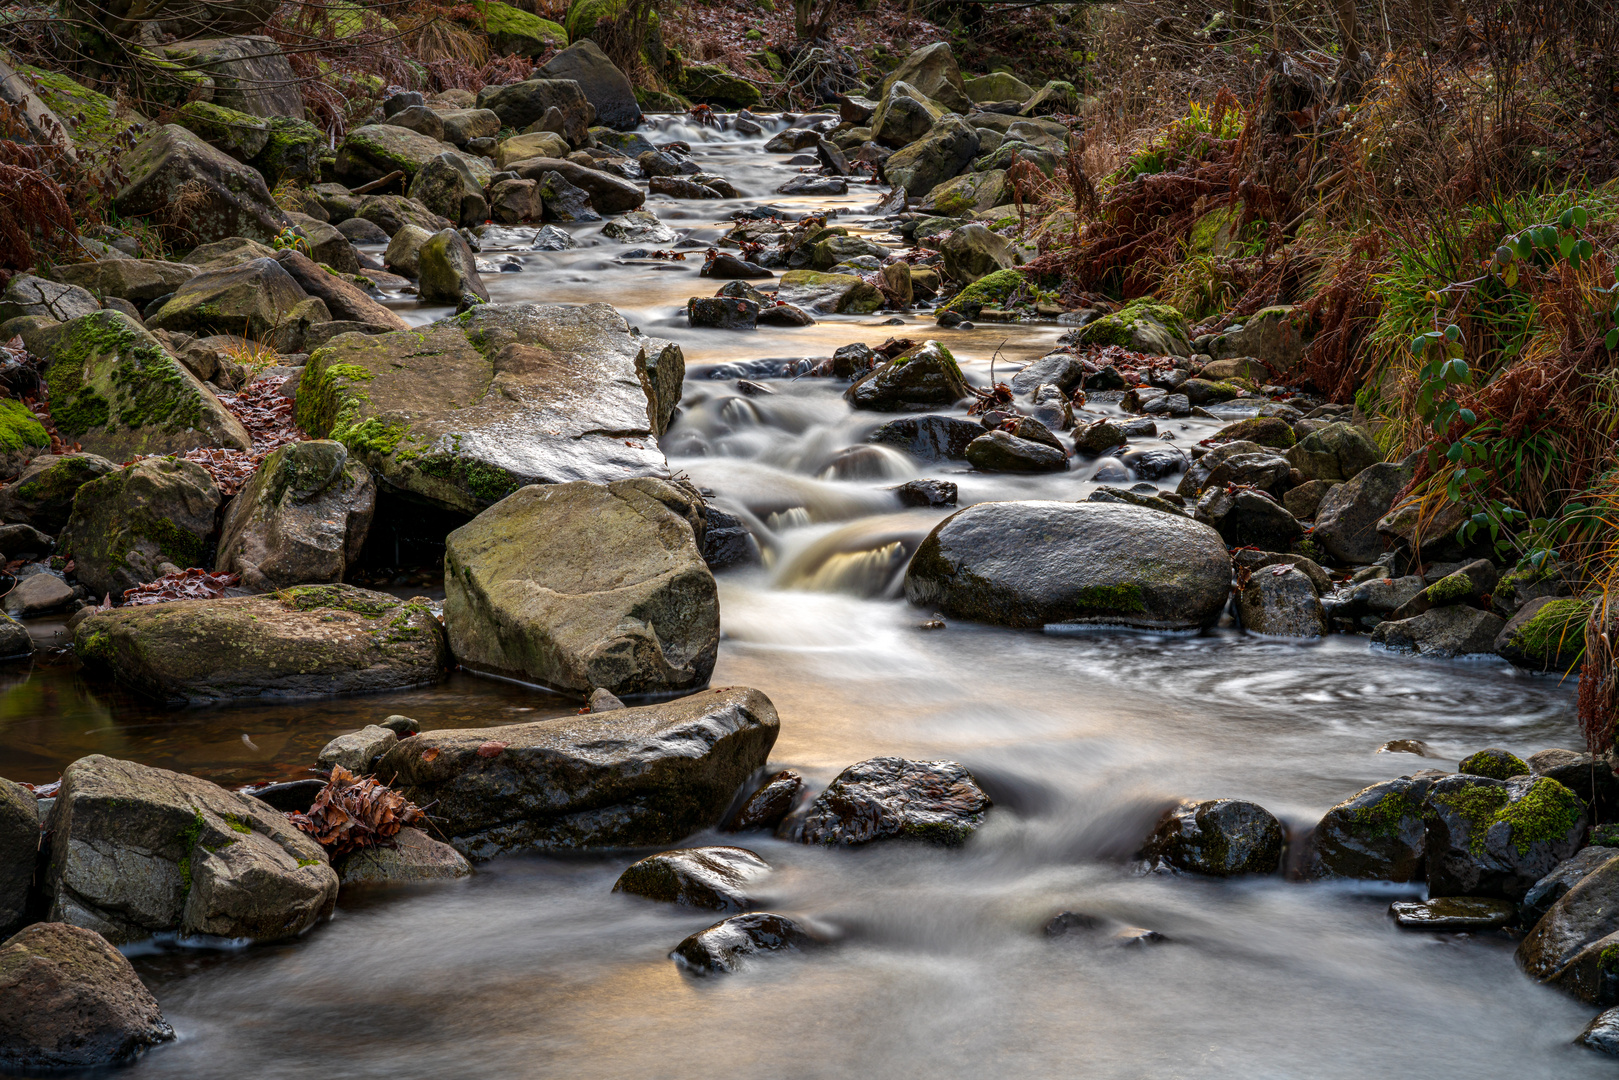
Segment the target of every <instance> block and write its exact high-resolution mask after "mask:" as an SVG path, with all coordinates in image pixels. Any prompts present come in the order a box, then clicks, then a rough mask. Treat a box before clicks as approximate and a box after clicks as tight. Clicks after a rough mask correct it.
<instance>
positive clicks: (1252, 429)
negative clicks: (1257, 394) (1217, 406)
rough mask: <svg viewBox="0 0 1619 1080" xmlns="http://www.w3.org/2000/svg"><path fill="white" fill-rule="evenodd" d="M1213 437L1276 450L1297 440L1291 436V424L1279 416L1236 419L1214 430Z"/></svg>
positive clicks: (1222, 440) (1284, 448) (1282, 448)
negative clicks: (1256, 444) (1241, 441)
mask: <svg viewBox="0 0 1619 1080" xmlns="http://www.w3.org/2000/svg"><path fill="white" fill-rule="evenodd" d="M1214 438H1216V439H1218V440H1219V441H1221V442H1237V441H1240V440H1245V441H1247V442H1252V443H1258V444H1259V445H1260V446H1270V447H1274V448H1275V449H1278V450H1286V449H1287V448H1288V447H1290V446H1292V445H1293V444H1294V443H1295V442H1296V441H1297V439H1295V438H1294V436H1293V426H1292V425H1291V424H1289V423H1288V422H1287V421H1286V420H1283V419H1282V418H1281V417H1279V416H1250V417H1249V418H1248V419H1246V420H1238V421H1237V422H1236V423H1235V424H1227V425H1226V426H1225V427H1223V428H1221V429H1220V430H1219V431H1216V432H1215V433H1214Z"/></svg>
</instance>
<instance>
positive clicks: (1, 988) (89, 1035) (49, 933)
mask: <svg viewBox="0 0 1619 1080" xmlns="http://www.w3.org/2000/svg"><path fill="white" fill-rule="evenodd" d="M173 1038H174V1028H172V1027H170V1026H169V1022H168V1021H167V1020H165V1019H164V1018H163V1012H162V1010H161V1009H159V1008H158V1004H157V999H156V998H154V997H153V996H152V994H151V991H149V990H147V989H146V987H145V986H143V985H141V980H140V977H139V976H138V975H136V974H135V969H134V968H133V967H131V966H130V963H129V961H128V960H126V959H125V958H124V957H123V955H122V954H121V953H119V952H118V950H117V949H114V948H113V947H112V946H111V945H109V944H107V942H106V940H105V939H104V938H102V937H101V935H99V934H96V933H94V932H92V931H90V930H84V929H80V928H79V927H77V926H68V925H65V924H63V923H59V922H45V923H35V924H34V925H32V926H30V927H28V928H27V929H26V930H24V931H23V932H22V933H20V934H17V935H16V936H15V937H13V938H11V939H10V940H8V941H6V942H5V943H4V944H3V945H0V1068H4V1069H6V1070H7V1071H10V1070H12V1069H16V1070H19V1071H27V1072H32V1071H33V1070H36V1069H88V1068H96V1067H98V1066H107V1065H118V1064H122V1063H123V1062H126V1061H128V1060H130V1059H131V1058H133V1057H135V1056H136V1055H137V1054H139V1053H140V1052H141V1051H142V1050H145V1049H146V1048H147V1047H149V1046H156V1045H157V1044H158V1043H164V1042H168V1041H169V1040H171V1039H173Z"/></svg>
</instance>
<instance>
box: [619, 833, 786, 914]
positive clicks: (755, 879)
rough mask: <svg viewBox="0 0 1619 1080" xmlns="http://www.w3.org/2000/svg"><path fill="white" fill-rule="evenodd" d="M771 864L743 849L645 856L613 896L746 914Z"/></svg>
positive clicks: (682, 850)
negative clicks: (643, 898)
mask: <svg viewBox="0 0 1619 1080" xmlns="http://www.w3.org/2000/svg"><path fill="white" fill-rule="evenodd" d="M769 874H770V864H769V863H767V862H765V861H764V860H763V859H761V858H759V856H758V855H755V854H754V853H753V852H751V851H748V850H747V849H746V848H739V847H719V846H716V847H700V848H679V849H676V850H674V851H665V852H661V853H660V854H657V855H649V856H647V857H646V858H644V859H642V860H641V861H640V862H637V863H634V864H633V865H631V866H630V867H629V869H627V870H625V871H624V873H622V874H620V875H619V878H618V880H617V881H616V882H614V883H613V891H614V892H622V893H629V894H631V895H633V896H644V897H646V898H647V899H648V900H658V901H661V902H663V903H667V904H679V905H681V906H682V907H695V908H708V909H710V910H712V911H746V910H748V909H749V908H751V907H757V906H758V904H759V901H758V900H757V899H756V898H755V894H756V892H757V889H758V886H759V883H760V882H761V881H763V880H764V879H765V878H766V877H767V876H769Z"/></svg>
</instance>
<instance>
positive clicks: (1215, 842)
mask: <svg viewBox="0 0 1619 1080" xmlns="http://www.w3.org/2000/svg"><path fill="white" fill-rule="evenodd" d="M1285 840H1286V837H1285V834H1284V833H1283V831H1282V823H1281V822H1279V821H1277V820H1276V817H1275V815H1273V814H1272V813H1271V812H1270V811H1269V810H1266V809H1265V808H1264V807H1263V806H1258V805H1256V804H1254V803H1251V802H1242V801H1240V800H1237V799H1211V800H1208V801H1205V802H1195V801H1193V800H1191V799H1184V800H1182V801H1181V802H1180V803H1179V805H1177V806H1174V807H1171V808H1170V809H1169V810H1167V811H1165V812H1164V816H1163V818H1162V819H1161V820H1160V821H1159V822H1158V827H1157V828H1156V829H1155V830H1153V834H1152V836H1150V837H1148V838H1147V842H1146V844H1145V846H1144V847H1143V848H1142V852H1141V854H1142V857H1143V858H1145V859H1146V860H1147V861H1148V862H1149V863H1152V864H1154V865H1156V866H1158V867H1162V868H1166V869H1173V870H1184V871H1187V872H1189V873H1193V874H1205V875H1208V876H1210V877H1237V876H1239V875H1242V874H1274V873H1276V871H1277V870H1278V869H1279V868H1280V867H1281V864H1282V847H1283V845H1284V843H1285Z"/></svg>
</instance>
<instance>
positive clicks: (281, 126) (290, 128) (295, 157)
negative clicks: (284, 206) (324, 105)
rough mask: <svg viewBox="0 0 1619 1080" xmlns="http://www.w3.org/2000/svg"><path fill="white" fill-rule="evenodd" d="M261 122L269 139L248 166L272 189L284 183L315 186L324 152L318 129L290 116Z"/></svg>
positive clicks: (307, 122) (271, 118)
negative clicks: (266, 130)
mask: <svg viewBox="0 0 1619 1080" xmlns="http://www.w3.org/2000/svg"><path fill="white" fill-rule="evenodd" d="M265 122H266V123H267V124H268V125H269V128H270V131H269V137H268V138H266V139H265V141H264V149H262V150H260V151H259V153H258V154H257V155H255V156H254V158H253V160H252V161H250V162H248V164H250V165H252V166H253V167H254V168H255V169H257V170H258V171H259V172H260V173H261V174H262V175H263V176H264V182H265V183H266V184H268V185H269V186H270V187H272V188H273V187H275V186H277V185H278V184H280V183H281V182H282V181H286V180H290V181H292V182H293V183H296V184H299V185H302V186H306V187H307V186H310V185H313V184H316V183H319V181H320V156H321V153H322V152H323V151H324V150H325V149H326V137H325V135H323V134H322V133H321V130H320V128H318V127H316V126H315V125H314V124H311V123H310V122H309V121H308V120H298V119H294V118H293V117H290V116H272V117H270V118H269V119H268V120H267V121H265Z"/></svg>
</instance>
